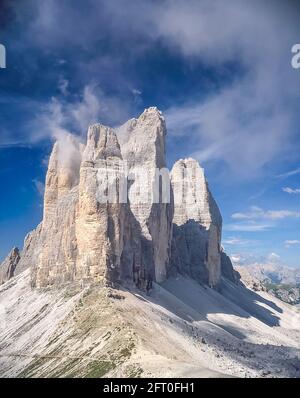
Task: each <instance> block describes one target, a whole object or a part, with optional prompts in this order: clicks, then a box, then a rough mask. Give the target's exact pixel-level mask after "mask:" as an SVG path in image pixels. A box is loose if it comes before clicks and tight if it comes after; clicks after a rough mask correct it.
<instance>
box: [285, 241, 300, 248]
mask: <svg viewBox="0 0 300 398" xmlns="http://www.w3.org/2000/svg"><path fill="white" fill-rule="evenodd" d="M295 245H300V240H297V239H294V240H286V241H285V242H284V246H285V247H286V248H287V249H288V248H290V247H291V246H295Z"/></svg>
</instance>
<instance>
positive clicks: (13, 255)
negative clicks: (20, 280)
mask: <svg viewBox="0 0 300 398" xmlns="http://www.w3.org/2000/svg"><path fill="white" fill-rule="evenodd" d="M19 261H20V252H19V249H18V248H17V247H14V248H13V249H12V251H11V252H10V253H9V255H8V256H7V257H6V259H5V260H4V262H3V263H2V264H1V268H0V283H4V282H6V281H8V280H9V279H10V278H12V277H13V276H14V274H15V269H16V267H17V265H18V262H19Z"/></svg>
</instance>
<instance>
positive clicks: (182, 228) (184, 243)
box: [171, 158, 222, 287]
mask: <svg viewBox="0 0 300 398" xmlns="http://www.w3.org/2000/svg"><path fill="white" fill-rule="evenodd" d="M171 181H172V187H173V192H174V202H175V212H174V220H173V224H174V233H173V248H172V264H173V265H174V266H175V267H176V266H177V267H178V268H179V270H180V271H181V272H183V273H186V274H188V275H190V276H192V277H193V278H196V279H197V280H199V281H201V282H203V283H206V284H208V285H209V286H211V287H215V286H217V285H218V283H219V281H220V277H221V234H222V217H221V214H220V211H219V209H218V206H217V204H216V202H215V200H214V199H213V197H212V195H211V193H210V191H209V188H208V184H207V181H206V179H205V176H204V171H203V169H202V168H201V167H200V166H199V163H198V162H197V161H196V160H194V159H191V158H189V159H184V160H182V159H181V160H178V161H177V162H176V163H175V165H174V166H173V169H172V171H171Z"/></svg>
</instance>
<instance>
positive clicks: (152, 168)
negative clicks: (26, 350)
mask: <svg viewBox="0 0 300 398" xmlns="http://www.w3.org/2000/svg"><path fill="white" fill-rule="evenodd" d="M165 141H166V125H165V120H164V118H163V116H162V114H161V112H160V111H159V110H158V109H157V108H154V107H152V108H148V109H146V110H145V111H144V112H143V113H142V114H141V115H140V116H139V117H138V118H137V119H131V120H129V121H128V122H127V123H125V124H124V125H123V126H121V127H119V128H117V129H112V128H110V127H107V126H103V125H101V124H95V125H92V126H90V127H89V129H88V133H87V140H86V143H85V144H82V143H81V142H80V141H79V140H78V139H77V138H76V137H74V136H72V135H66V136H63V137H62V138H61V139H59V140H58V141H57V142H56V143H55V145H54V147H53V150H52V154H51V156H50V160H49V167H48V171H47V175H46V182H45V196H44V214H43V220H42V222H41V224H40V225H39V226H38V227H37V228H36V230H34V231H33V232H31V233H30V234H28V236H27V237H26V239H25V242H24V248H23V251H22V252H21V253H19V252H18V253H17V251H16V249H15V251H13V252H12V253H11V254H10V256H9V257H8V259H7V260H5V262H4V263H3V264H2V266H1V271H0V272H1V280H0V281H1V282H4V281H5V280H7V279H9V278H11V277H12V276H14V275H17V274H18V273H20V272H22V271H23V270H25V269H27V268H28V267H30V268H31V283H32V286H33V287H47V286H51V285H55V286H59V285H61V284H64V283H67V282H73V281H76V282H77V281H81V282H83V283H85V282H88V283H89V282H95V283H99V284H100V285H101V284H109V285H115V284H120V283H125V282H126V284H128V283H129V284H135V285H136V286H137V287H138V288H140V289H143V290H149V288H150V287H151V284H152V282H153V281H155V282H157V283H162V282H164V281H165V280H166V279H167V278H168V277H169V275H171V274H173V273H174V272H175V273H176V272H178V273H181V274H185V275H189V276H191V277H192V278H194V279H196V280H197V281H199V282H200V283H203V284H207V285H209V286H211V287H217V286H218V284H219V282H220V278H221V250H220V240H221V230H222V218H221V215H220V212H219V209H218V206H217V205H216V203H215V201H214V199H213V197H212V195H211V193H210V191H209V188H208V184H207V182H206V179H205V176H204V172H203V169H202V168H201V167H200V166H199V164H198V162H197V161H196V160H194V159H185V160H179V161H178V162H176V163H175V165H174V167H173V169H172V172H171V178H170V175H169V172H168V170H167V169H166V154H165V153H166V147H165V145H166V144H165ZM223 260H224V267H223V268H224V270H226V273H227V275H231V269H230V264H229V263H228V261H227V262H226V261H225V260H226V258H225V257H224V256H223ZM224 272H225V271H224Z"/></svg>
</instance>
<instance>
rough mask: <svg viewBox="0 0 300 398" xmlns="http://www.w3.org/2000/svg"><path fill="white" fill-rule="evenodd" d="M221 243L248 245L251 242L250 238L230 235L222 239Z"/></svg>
mask: <svg viewBox="0 0 300 398" xmlns="http://www.w3.org/2000/svg"><path fill="white" fill-rule="evenodd" d="M223 243H224V244H226V245H248V244H249V243H251V241H250V240H247V239H242V238H239V237H235V236H231V237H229V238H227V239H225V240H223Z"/></svg>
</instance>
